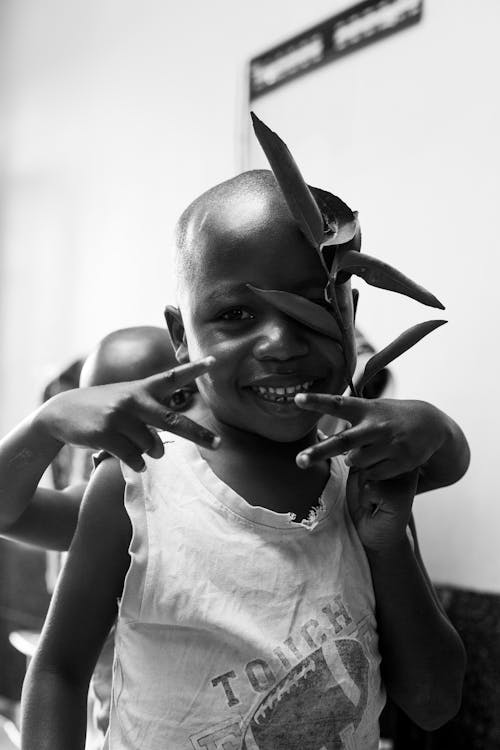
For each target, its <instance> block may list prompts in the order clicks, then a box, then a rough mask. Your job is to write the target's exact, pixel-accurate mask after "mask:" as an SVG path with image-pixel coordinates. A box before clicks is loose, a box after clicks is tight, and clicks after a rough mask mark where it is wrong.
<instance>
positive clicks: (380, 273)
mask: <svg viewBox="0 0 500 750" xmlns="http://www.w3.org/2000/svg"><path fill="white" fill-rule="evenodd" d="M338 267H339V269H341V270H342V271H348V272H349V273H353V274H355V275H356V276H360V277H361V278H362V279H364V281H366V283H367V284H371V286H376V287H379V288H380V289H389V290H390V291H391V292H398V293H399V294H405V295H406V296H407V297H412V298H413V299H416V300H417V301H418V302H421V303H422V304H423V305H428V306H429V307H438V308H439V309H440V310H444V305H443V304H442V303H441V302H440V301H439V300H438V299H437V297H435V296H434V295H433V294H431V293H430V292H428V291H427V289H424V287H423V286H420V285H419V284H416V283H415V282H414V281H412V280H411V279H410V278H408V276H405V275H404V274H403V273H401V271H398V270H397V269H396V268H393V267H392V266H390V265H389V264H388V263H384V262H383V261H382V260H378V258H373V257H372V256H371V255H366V254H365V253H358V252H356V251H353V250H347V251H346V252H345V253H344V254H343V255H342V257H341V258H340V259H339V264H338Z"/></svg>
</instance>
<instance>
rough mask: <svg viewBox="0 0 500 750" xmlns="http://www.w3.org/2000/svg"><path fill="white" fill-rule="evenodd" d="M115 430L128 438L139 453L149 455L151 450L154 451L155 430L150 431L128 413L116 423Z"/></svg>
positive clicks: (121, 416) (122, 415) (120, 416)
mask: <svg viewBox="0 0 500 750" xmlns="http://www.w3.org/2000/svg"><path fill="white" fill-rule="evenodd" d="M115 429H116V430H117V431H118V432H119V433H120V434H121V435H123V436H124V437H126V438H127V440H129V441H130V442H131V443H132V444H133V445H134V446H135V447H136V448H137V450H138V451H139V453H149V451H150V450H154V447H155V438H154V435H153V430H150V429H149V428H148V426H147V425H146V424H144V423H143V422H142V421H141V420H140V419H137V417H135V416H132V415H131V414H127V413H123V414H121V415H119V417H118V419H117V420H116V422H115Z"/></svg>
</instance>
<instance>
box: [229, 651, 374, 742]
mask: <svg viewBox="0 0 500 750" xmlns="http://www.w3.org/2000/svg"><path fill="white" fill-rule="evenodd" d="M368 666H369V665H368V659H367V657H366V656H365V653H364V651H363V647H362V645H361V643H360V642H359V641H358V640H356V639H354V638H339V639H337V640H334V641H328V642H326V643H325V644H324V645H323V646H322V647H321V648H318V649H317V650H316V651H313V653H312V654H309V656H307V657H306V658H305V659H302V661H300V662H299V663H298V664H297V665H296V666H295V667H294V668H293V669H292V670H291V671H290V672H289V673H288V674H287V675H286V676H285V677H284V678H283V679H282V680H280V681H279V682H278V684H277V685H275V687H274V688H272V690H270V691H269V693H268V694H267V695H266V696H265V697H264V699H263V700H261V701H260V702H259V704H258V705H257V707H256V709H255V710H253V711H252V714H251V717H250V720H249V722H248V723H247V725H246V727H244V728H243V743H242V748H243V750H280V749H281V748H283V750H284V749H285V748H287V750H322V749H323V748H325V750H341V749H342V748H349V739H350V738H352V736H353V734H354V732H355V730H356V729H357V727H358V725H359V723H360V721H361V719H362V717H363V713H364V710H365V708H366V702H367V695H368Z"/></svg>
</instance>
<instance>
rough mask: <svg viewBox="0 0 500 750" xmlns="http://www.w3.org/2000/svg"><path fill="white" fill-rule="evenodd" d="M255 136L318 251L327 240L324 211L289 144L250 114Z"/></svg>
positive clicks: (285, 195) (306, 234) (294, 212)
mask: <svg viewBox="0 0 500 750" xmlns="http://www.w3.org/2000/svg"><path fill="white" fill-rule="evenodd" d="M250 114H251V117H252V122H253V128H254V131H255V135H256V136H257V139H258V141H259V143H260V145H261V146H262V149H263V151H264V153H265V155H266V156H267V160H268V161H269V164H270V166H271V169H272V171H273V173H274V176H275V177H276V180H277V182H278V185H279V186H280V188H281V191H282V193H283V196H284V198H285V200H286V202H287V205H288V208H289V209H290V212H291V214H292V216H293V218H294V219H295V221H296V222H297V224H298V225H299V228H300V230H301V232H302V234H303V235H304V236H305V238H306V239H307V241H308V242H309V243H310V244H311V245H312V246H313V247H315V248H318V247H319V246H320V245H321V243H322V242H323V240H324V225H323V217H322V215H321V211H320V210H319V208H318V205H317V203H316V201H315V200H314V198H313V196H312V193H311V191H310V190H309V188H308V186H307V185H306V183H305V181H304V178H303V177H302V175H301V173H300V170H299V168H298V166H297V164H296V163H295V159H294V158H293V156H292V155H291V153H290V151H289V150H288V147H287V145H286V143H284V142H283V141H282V140H281V138H280V137H279V136H278V135H276V133H274V132H273V131H272V130H270V128H268V127H267V125H265V124H264V123H263V122H262V121H261V120H259V118H258V117H257V116H256V115H255V114H254V113H253V112H251V113H250Z"/></svg>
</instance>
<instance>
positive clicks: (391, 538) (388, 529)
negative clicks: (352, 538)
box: [346, 469, 418, 553]
mask: <svg viewBox="0 0 500 750" xmlns="http://www.w3.org/2000/svg"><path fill="white" fill-rule="evenodd" d="M417 481H418V469H414V470H413V471H410V472H408V473H406V474H401V475H400V476H397V477H393V478H392V479H385V480H383V481H379V482H371V481H370V482H366V477H365V476H364V472H362V471H359V472H358V471H356V472H353V471H352V470H351V471H350V472H349V477H348V479H347V490H346V495H347V505H348V507H349V512H350V514H351V518H352V520H353V522H354V525H355V527H356V531H357V532H358V536H359V538H360V540H361V543H362V544H363V546H364V547H365V549H367V550H370V551H371V552H377V553H384V552H390V551H391V550H394V549H395V548H397V547H398V545H400V544H401V542H402V541H403V540H404V539H405V538H406V533H407V531H406V529H407V526H408V523H409V521H410V515H411V509H412V505H413V498H414V497H415V492H416V490H417Z"/></svg>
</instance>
